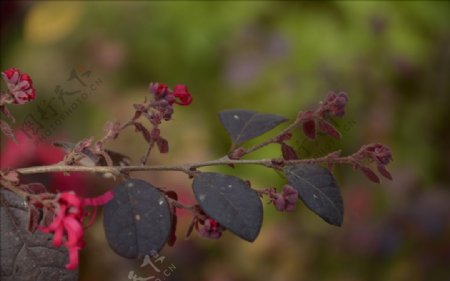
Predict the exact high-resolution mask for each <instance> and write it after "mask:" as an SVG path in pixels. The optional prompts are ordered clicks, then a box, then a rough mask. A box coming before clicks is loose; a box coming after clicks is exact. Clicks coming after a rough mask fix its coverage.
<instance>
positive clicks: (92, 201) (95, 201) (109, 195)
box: [83, 191, 114, 206]
mask: <svg viewBox="0 0 450 281" xmlns="http://www.w3.org/2000/svg"><path fill="white" fill-rule="evenodd" d="M113 198H114V193H113V192H112V191H108V192H105V193H103V194H102V195H100V196H97V197H94V198H84V199H83V205H84V206H101V205H105V204H106V203H108V202H109V201H110V200H111V199H113Z"/></svg>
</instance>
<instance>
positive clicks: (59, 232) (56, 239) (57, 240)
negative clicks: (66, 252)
mask: <svg viewBox="0 0 450 281" xmlns="http://www.w3.org/2000/svg"><path fill="white" fill-rule="evenodd" d="M63 234H64V229H63V228H62V227H60V228H58V229H56V230H55V234H54V235H53V246H55V247H59V246H61V242H62V236H63Z"/></svg>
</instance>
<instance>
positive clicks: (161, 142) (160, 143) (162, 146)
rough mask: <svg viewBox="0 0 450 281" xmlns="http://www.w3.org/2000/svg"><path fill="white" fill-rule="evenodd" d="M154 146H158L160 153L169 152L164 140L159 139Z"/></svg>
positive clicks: (167, 144) (166, 142)
mask: <svg viewBox="0 0 450 281" xmlns="http://www.w3.org/2000/svg"><path fill="white" fill-rule="evenodd" d="M156 145H157V146H158V149H159V152H160V153H167V152H169V142H168V141H167V140H166V139H165V138H162V137H160V138H159V139H158V140H157V141H156Z"/></svg>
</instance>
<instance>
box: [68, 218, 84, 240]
mask: <svg viewBox="0 0 450 281" xmlns="http://www.w3.org/2000/svg"><path fill="white" fill-rule="evenodd" d="M64 228H65V229H66V231H67V241H66V243H64V245H65V246H75V245H77V246H78V244H79V241H80V240H82V239H83V227H81V223H80V222H79V221H78V220H76V219H75V218H73V217H71V216H69V217H66V218H65V219H64Z"/></svg>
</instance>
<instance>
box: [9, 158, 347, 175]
mask: <svg viewBox="0 0 450 281" xmlns="http://www.w3.org/2000/svg"><path fill="white" fill-rule="evenodd" d="M300 163H305V164H306V163H328V164H354V163H355V160H354V159H353V158H352V156H347V157H336V156H335V154H334V153H330V154H328V155H326V156H323V157H320V158H315V159H296V160H283V159H256V160H253V159H252V160H246V159H230V158H228V156H224V157H221V158H218V159H215V160H211V161H206V162H195V163H185V164H179V165H148V166H141V165H139V166H94V167H87V166H72V165H70V166H69V165H60V164H56V165H49V166H36V167H28V168H19V169H16V171H17V172H18V173H20V174H23V175H25V174H39V173H53V172H92V173H112V174H115V175H120V174H121V173H127V172H135V171H180V172H184V173H186V174H188V175H192V174H193V172H194V171H195V170H196V169H197V168H202V167H208V166H223V165H231V164H232V165H260V166H265V167H268V168H277V167H278V168H279V167H282V166H287V165H296V164H300Z"/></svg>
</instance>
